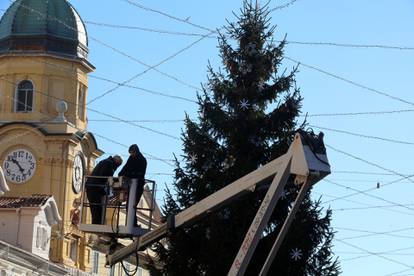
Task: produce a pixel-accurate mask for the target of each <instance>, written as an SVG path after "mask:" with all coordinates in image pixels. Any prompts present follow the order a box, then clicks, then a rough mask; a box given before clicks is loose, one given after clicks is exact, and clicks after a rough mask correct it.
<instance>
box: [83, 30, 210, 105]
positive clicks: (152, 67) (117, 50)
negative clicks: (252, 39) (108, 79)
mask: <svg viewBox="0 0 414 276" xmlns="http://www.w3.org/2000/svg"><path fill="white" fill-rule="evenodd" d="M208 35H210V33H209V34H206V35H205V36H203V37H201V38H199V39H197V40H196V41H194V42H192V43H191V44H189V45H187V46H186V47H184V48H182V49H181V50H179V51H177V52H176V53H174V54H172V55H170V56H168V57H167V58H165V59H163V60H161V61H160V62H158V63H157V64H155V65H153V66H151V65H148V64H146V63H145V62H142V61H141V60H139V59H137V58H135V57H133V56H131V55H129V54H127V53H125V52H123V51H121V50H119V49H117V48H115V47H112V46H111V45H109V44H107V43H104V42H102V41H99V42H98V43H100V44H102V45H105V46H106V47H108V48H110V49H112V50H113V51H115V52H117V53H119V54H121V55H123V56H126V57H128V58H130V59H131V60H133V61H135V62H137V63H138V64H141V65H143V66H145V67H147V69H145V70H144V71H142V72H140V73H138V74H136V75H134V76H132V77H131V78H129V79H127V80H125V81H123V82H122V83H119V84H117V85H116V86H115V87H113V88H111V89H109V90H108V91H106V92H104V93H103V94H101V95H99V96H97V97H95V98H93V99H92V100H90V101H89V102H88V104H91V103H93V102H95V101H97V100H98V99H101V98H102V97H104V96H106V95H108V94H109V93H112V92H114V91H115V90H116V89H118V88H119V87H121V86H123V85H125V84H128V83H130V82H131V81H133V80H135V79H137V78H138V77H140V76H142V75H144V74H146V73H147V72H149V71H150V70H154V71H156V72H158V73H160V74H162V75H164V76H166V77H168V78H170V79H173V80H175V81H176V82H178V83H180V84H182V85H185V86H187V87H189V88H192V89H195V90H196V91H200V89H199V88H198V87H197V86H194V85H192V84H188V83H186V82H184V81H182V80H180V79H178V78H177V77H174V76H172V75H170V74H167V73H164V72H163V71H160V70H159V69H157V67H158V66H160V65H162V64H164V63H166V62H167V61H169V60H171V59H173V58H175V57H177V56H178V55H179V54H181V53H183V52H185V51H187V50H188V49H190V48H191V47H193V46H194V45H196V44H197V43H199V42H200V41H202V40H203V39H204V38H206V37H207V36H208ZM94 40H95V41H97V40H96V39H94Z"/></svg>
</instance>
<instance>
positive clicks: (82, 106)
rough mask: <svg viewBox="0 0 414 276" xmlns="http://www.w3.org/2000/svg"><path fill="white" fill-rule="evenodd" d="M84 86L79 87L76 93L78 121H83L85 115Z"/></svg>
mask: <svg viewBox="0 0 414 276" xmlns="http://www.w3.org/2000/svg"><path fill="white" fill-rule="evenodd" d="M84 110H85V86H83V85H81V84H80V85H79V91H78V116H79V119H80V120H82V121H84V120H85V119H84V115H85V112H84Z"/></svg>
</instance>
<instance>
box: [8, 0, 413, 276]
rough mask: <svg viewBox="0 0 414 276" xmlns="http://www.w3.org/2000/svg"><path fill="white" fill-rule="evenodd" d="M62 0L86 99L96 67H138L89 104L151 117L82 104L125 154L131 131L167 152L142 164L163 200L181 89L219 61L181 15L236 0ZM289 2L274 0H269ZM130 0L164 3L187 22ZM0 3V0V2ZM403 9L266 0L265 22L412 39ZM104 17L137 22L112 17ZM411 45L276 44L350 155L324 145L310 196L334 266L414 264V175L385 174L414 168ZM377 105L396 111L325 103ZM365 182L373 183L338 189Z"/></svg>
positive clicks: (393, 268) (295, 34) (117, 74)
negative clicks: (86, 71)
mask: <svg viewBox="0 0 414 276" xmlns="http://www.w3.org/2000/svg"><path fill="white" fill-rule="evenodd" d="M70 2H71V3H72V4H73V5H74V6H75V7H76V8H77V10H78V11H79V13H80V14H81V16H82V18H83V19H84V21H86V22H87V29H88V35H89V50H90V55H89V60H90V61H91V63H92V64H94V65H95V66H96V71H95V72H94V73H92V74H91V75H90V77H91V78H90V84H89V100H92V99H94V98H95V97H98V96H100V95H102V94H103V93H104V92H108V91H109V90H111V89H112V88H114V87H115V86H116V85H114V84H113V83H109V82H107V81H103V80H102V79H99V78H105V79H108V80H110V81H113V82H116V83H122V82H124V81H126V80H128V79H130V78H131V77H134V76H136V75H137V74H139V73H141V72H145V73H142V74H141V75H140V76H138V77H137V78H135V79H134V80H133V81H131V82H130V83H129V85H131V86H135V88H131V87H129V88H128V87H118V88H117V89H115V90H114V91H112V92H111V93H108V94H107V95H106V96H104V97H102V98H99V99H97V100H96V101H94V102H93V103H91V104H90V105H89V108H91V109H94V110H98V111H102V112H105V113H108V114H111V115H113V116H114V117H116V118H119V119H121V120H150V121H151V122H135V123H129V124H128V123H125V122H121V121H119V120H118V121H116V122H108V121H96V120H108V119H109V120H117V119H114V118H110V117H107V116H104V115H102V114H98V113H95V112H92V110H89V111H88V118H89V121H90V123H89V130H90V131H91V132H93V133H94V134H95V135H96V136H97V140H98V143H99V146H100V148H101V149H103V150H104V151H105V152H107V153H122V154H127V148H126V147H125V146H128V145H130V144H132V143H137V144H138V145H139V146H140V148H141V150H142V151H143V152H145V153H146V156H147V157H150V154H151V156H154V157H156V158H161V159H165V160H167V161H166V162H162V161H159V160H155V159H154V158H151V159H149V165H148V170H147V171H148V178H150V179H154V180H156V181H157V183H158V189H159V191H158V195H157V200H158V203H159V204H162V197H163V189H164V188H165V185H169V184H171V183H172V176H171V174H172V173H173V169H174V167H173V166H171V165H168V164H167V163H169V162H170V161H169V160H171V159H173V154H175V155H176V156H177V158H178V159H179V160H181V159H182V157H181V155H182V152H181V148H182V144H181V141H180V140H179V139H178V140H177V139H176V138H177V137H178V138H179V137H180V133H181V130H182V129H183V123H182V121H180V120H182V119H183V118H184V114H185V113H187V114H189V116H190V117H195V116H196V111H197V105H196V104H195V103H194V102H192V101H194V100H195V99H196V88H197V87H198V88H199V87H200V84H201V83H204V82H206V68H207V64H208V62H209V61H210V62H211V64H212V65H213V67H214V68H215V69H218V68H219V67H220V59H219V56H218V51H217V40H216V39H215V38H211V37H205V38H203V39H201V37H200V36H196V35H195V34H207V33H208V31H206V30H205V29H202V28H200V27H195V26H191V25H190V24H188V23H192V24H196V25H199V26H203V27H204V28H209V29H216V28H220V27H221V26H223V24H225V23H226V19H228V20H230V21H234V20H235V17H234V15H233V13H232V12H233V11H234V12H236V13H239V9H240V7H241V5H242V3H241V1H240V0H239V1H236V0H226V1H219V0H209V1H190V0H180V1H177V0H176V1H174V0H173V1H154V0H152V1H150V0H145V1H141V0H129V3H128V1H126V0H113V1H98V0H88V1H85V0H71V1H70ZM263 2H264V1H263ZM288 2H289V1H286V2H284V1H275V0H273V1H271V3H270V6H271V7H276V6H280V5H283V4H285V3H288ZM131 3H137V4H140V5H143V6H145V7H148V8H151V9H154V10H157V11H162V12H165V13H166V14H169V15H173V16H175V17H176V18H178V19H181V20H182V21H187V23H185V22H180V21H179V20H174V19H172V18H169V17H167V16H165V15H161V14H159V13H155V12H151V11H150V10H149V9H147V10H145V9H143V8H139V7H138V6H136V5H132V4H131ZM9 4H10V2H9V1H7V0H3V1H1V2H0V8H2V9H4V8H7V7H8V5H9ZM413 12H414V1H413V0H396V1H390V0H363V1H361V0H347V1H340V0H333V1H326V0H325V1H322V0H313V1H311V0H298V1H295V2H294V3H292V4H291V5H289V6H287V7H286V8H283V9H278V10H275V11H273V12H272V14H271V15H272V20H271V23H272V24H274V25H277V32H276V34H275V40H280V39H282V38H283V37H284V35H285V34H286V35H287V40H288V41H291V42H294V41H296V42H332V43H342V44H355V45H388V46H400V47H414V31H413V28H412V27H413V26H414V17H413ZM97 23H102V24H97ZM105 24H114V25H125V26H129V27H136V28H129V29H126V28H119V27H117V28H113V27H108V26H104V25H105ZM144 29H147V30H144ZM149 29H151V30H158V32H154V31H150V30H149ZM160 31H161V32H160ZM164 31H168V32H173V33H175V34H167V33H165V32H164ZM177 33H185V35H184V34H181V35H179V34H177ZM200 39H201V40H200ZM197 40H199V41H198V42H197V43H196V44H193V43H194V42H195V41H197ZM191 44H193V45H192V46H191V47H190V48H188V49H186V50H184V51H182V52H181V53H179V54H178V55H177V56H175V57H173V58H171V59H169V60H167V61H166V62H165V63H163V64H161V65H159V66H158V67H156V69H157V71H155V70H147V68H148V67H146V66H145V65H143V64H147V65H151V66H153V65H157V64H158V63H160V62H161V61H163V60H164V59H166V58H168V57H170V56H172V55H174V54H175V53H177V52H179V51H180V50H182V49H184V48H186V47H188V46H189V45H191ZM105 45H106V46H105ZM413 53H414V49H413V48H411V49H402V48H399V49H389V48H384V47H382V48H367V47H364V48H358V47H339V46H327V45H316V44H313V45H309V44H305V45H303V44H294V43H291V44H288V45H287V46H286V48H285V55H286V56H287V57H289V58H290V59H291V60H288V59H285V60H284V62H283V65H284V67H286V68H288V69H291V68H292V67H293V66H295V65H296V63H295V62H292V60H296V61H300V62H301V63H302V65H301V66H300V67H299V68H300V71H299V72H298V74H297V85H298V86H299V87H300V89H301V93H302V96H303V97H304V101H303V108H302V112H303V114H306V113H308V115H314V114H331V115H329V116H309V117H308V119H307V121H308V123H309V124H310V125H312V126H313V128H314V130H319V129H318V127H323V128H328V129H330V130H328V129H327V130H324V132H325V142H326V143H327V144H328V145H330V146H331V147H333V148H334V149H338V150H341V151H343V152H346V153H348V154H351V155H352V156H354V157H357V158H360V159H359V160H358V159H357V158H353V157H351V156H349V155H346V154H343V153H341V152H338V151H335V150H334V149H332V148H328V156H329V159H330V163H331V166H332V170H333V173H332V174H331V175H330V176H329V177H328V178H327V180H329V181H330V182H328V181H321V182H320V183H318V184H317V186H316V187H315V188H314V190H313V196H314V197H315V199H317V198H319V197H321V200H322V202H326V203H324V204H323V206H324V207H328V206H330V207H331V208H332V209H333V210H334V211H333V221H332V226H333V227H334V229H335V230H336V232H337V233H336V237H335V242H334V244H335V247H334V251H335V254H336V255H337V256H338V258H339V259H340V260H341V267H342V270H343V275H347V276H348V275H350V276H355V275H364V276H368V275H372V276H378V275H380V276H381V275H384V276H385V275H397V276H402V275H414V223H413V222H414V217H413V216H414V200H413V195H414V185H413V183H414V178H412V179H403V180H401V181H398V182H395V183H392V184H389V183H390V182H392V181H395V180H399V179H401V178H402V177H404V176H407V175H410V174H413V173H414V169H413V156H414V148H413V145H414V137H413V134H414V131H413V129H412V119H413V114H414V96H413V93H412V92H413V91H412V87H413V86H414V78H413V73H414V71H413V57H414V55H413ZM315 68H317V69H319V71H318V70H316V69H315ZM321 70H322V71H321ZM324 72H325V73H324ZM334 76H336V78H335V77H334ZM344 79H345V80H348V81H344ZM149 90H150V91H149ZM151 91H152V92H156V93H164V94H169V95H171V96H178V97H183V98H185V100H183V99H177V98H171V97H164V96H160V95H155V94H154V93H152V92H151ZM149 92H151V93H149ZM189 100H190V101H189ZM378 111H398V112H394V113H385V114H382V113H375V114H358V115H352V116H351V115H342V116H338V115H335V114H338V113H359V112H378ZM333 113H335V114H333ZM303 119H304V118H303V117H302V118H299V121H300V122H302V120H303ZM154 120H158V121H154ZM159 120H160V121H159ZM142 127H144V128H142ZM145 128H150V129H151V130H155V131H156V132H162V133H165V134H168V135H161V134H160V133H156V132H154V131H150V130H149V129H145ZM332 129H333V130H339V131H345V132H348V133H344V132H335V131H333V130H332ZM349 133H354V134H361V135H362V136H353V135H351V134H349ZM171 136H172V137H171ZM363 136H368V137H363ZM174 137H175V138H174ZM375 137H378V138H386V139H389V140H384V139H382V140H381V139H377V138H375ZM110 140H113V141H115V142H117V143H119V144H116V143H114V142H111V141H110ZM122 145H124V146H122ZM165 160H164V161H165ZM385 184H389V185H385ZM377 187H378V188H377ZM368 189H372V190H371V191H367V192H364V193H358V194H357V195H353V196H348V197H346V198H342V199H337V198H338V197H344V196H347V195H349V194H352V193H355V191H358V190H359V191H365V190H368ZM328 201H329V202H328Z"/></svg>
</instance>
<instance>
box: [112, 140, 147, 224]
mask: <svg viewBox="0 0 414 276" xmlns="http://www.w3.org/2000/svg"><path fill="white" fill-rule="evenodd" d="M128 152H129V158H128V160H127V162H126V164H125V166H124V167H123V168H122V169H121V171H120V172H119V174H118V176H124V177H127V178H130V179H132V178H136V179H138V186H137V191H136V194H135V204H134V206H135V207H134V208H135V214H136V208H137V205H138V203H139V200H140V198H141V196H142V193H143V192H144V185H145V172H146V170H147V159H145V157H144V156H143V155H142V153H141V152H140V151H139V148H138V146H137V145H136V144H133V145H131V146H130V147H129V150H128ZM127 206H128V204H127ZM134 218H135V219H134V225H135V226H137V217H136V216H134Z"/></svg>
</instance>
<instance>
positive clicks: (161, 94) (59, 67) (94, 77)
mask: <svg viewBox="0 0 414 276" xmlns="http://www.w3.org/2000/svg"><path fill="white" fill-rule="evenodd" d="M30 61H32V62H35V63H41V64H46V65H48V66H52V67H54V68H56V69H59V70H61V71H63V72H68V73H70V74H73V67H69V66H65V65H57V64H54V63H50V62H48V61H47V60H38V59H35V58H34V57H33V58H32V59H30ZM89 77H90V78H93V79H96V80H101V81H106V82H109V83H113V84H117V85H121V86H124V87H127V88H132V89H135V90H139V91H140V92H145V93H148V94H152V95H156V96H162V97H166V98H171V99H176V100H182V101H186V102H191V103H197V102H196V101H194V100H192V99H190V98H186V97H181V96H175V95H170V94H167V93H163V92H159V91H155V90H152V89H147V88H143V87H139V86H134V85H129V84H122V83H120V82H118V81H115V80H111V79H109V78H105V77H102V76H97V75H96V74H95V75H89ZM181 121H183V120H181Z"/></svg>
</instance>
